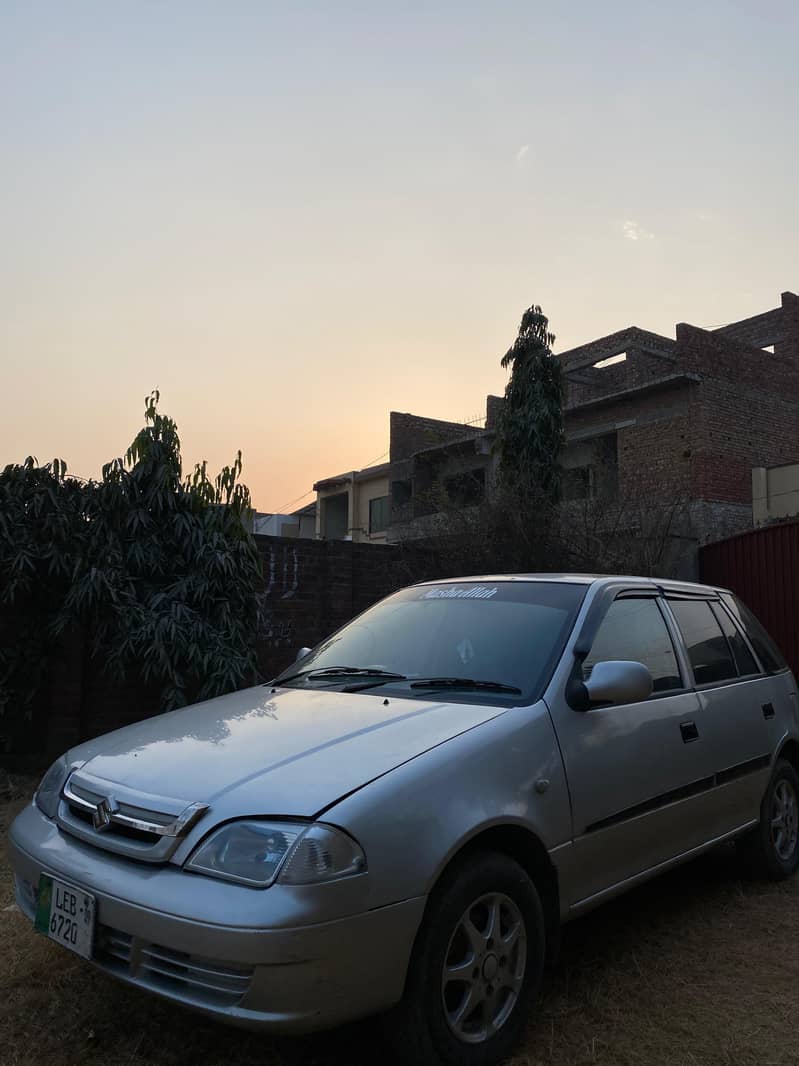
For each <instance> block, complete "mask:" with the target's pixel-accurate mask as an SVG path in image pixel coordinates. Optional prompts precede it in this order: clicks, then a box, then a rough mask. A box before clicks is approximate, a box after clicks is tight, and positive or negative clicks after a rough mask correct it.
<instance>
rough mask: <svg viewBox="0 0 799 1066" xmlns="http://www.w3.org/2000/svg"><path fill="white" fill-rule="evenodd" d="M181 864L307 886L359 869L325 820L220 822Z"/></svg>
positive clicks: (343, 837)
mask: <svg viewBox="0 0 799 1066" xmlns="http://www.w3.org/2000/svg"><path fill="white" fill-rule="evenodd" d="M186 868H187V869H189V870H195V871H196V872H197V873H203V874H210V875H211V876H212V877H221V878H222V879H223V880H225V881H237V882H238V883H239V884H242V885H252V886H254V887H256V888H266V887H267V886H268V885H271V884H272V883H273V882H274V881H280V882H281V883H282V884H287V885H312V884H319V883H320V882H323V881H337V880H338V879H339V878H342V877H350V876H352V875H353V874H359V873H363V872H364V870H365V869H366V858H365V856H364V853H363V851H362V849H361V848H360V847H359V846H358V844H356V843H355V841H354V840H353V839H352V838H351V837H348V836H347V834H346V833H342V832H341V830H339V829H333V828H332V826H329V825H311V826H309V825H307V824H303V823H302V822H257V821H241V822H231V823H230V824H229V825H223V826H222V827H221V828H220V829H217V830H216V832H214V833H212V834H211V835H210V836H209V837H208V839H207V840H205V841H203V843H202V844H200V846H199V847H198V848H197V849H196V851H195V852H194V853H193V854H192V856H191V858H190V859H189V861H188V862H187V863H186Z"/></svg>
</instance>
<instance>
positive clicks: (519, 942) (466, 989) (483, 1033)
mask: <svg viewBox="0 0 799 1066" xmlns="http://www.w3.org/2000/svg"><path fill="white" fill-rule="evenodd" d="M526 964H527V930H526V928H525V924H524V919H523V918H522V914H521V911H520V910H519V908H518V906H517V905H516V904H515V903H514V901H513V900H512V899H511V898H510V896H506V895H504V894H503V893H501V892H494V893H490V894H488V895H484V896H481V897H480V898H479V899H476V900H475V901H474V903H472V904H471V905H470V906H469V907H467V909H466V910H465V911H464V913H463V915H462V916H461V918H460V920H459V922H458V924H457V925H456V927H455V930H454V932H453V934H452V936H451V937H450V941H449V945H448V947H447V953H446V955H445V958H444V969H443V973H442V978H441V994H442V998H443V1001H444V1014H445V1016H446V1019H447V1024H448V1025H449V1027H450V1029H451V1031H452V1032H453V1034H454V1035H455V1036H456V1037H457V1038H458V1039H459V1040H461V1041H463V1042H464V1043H467V1044H482V1043H484V1042H485V1041H486V1040H488V1039H489V1038H490V1037H492V1036H493V1035H494V1034H495V1033H496V1032H497V1031H498V1030H499V1029H501V1028H502V1026H503V1025H504V1024H505V1022H506V1021H507V1020H508V1018H509V1017H510V1015H511V1013H512V1011H513V1008H514V1006H515V1005H516V1001H517V1000H518V998H519V993H520V992H521V988H522V984H523V982H524V975H525V969H526Z"/></svg>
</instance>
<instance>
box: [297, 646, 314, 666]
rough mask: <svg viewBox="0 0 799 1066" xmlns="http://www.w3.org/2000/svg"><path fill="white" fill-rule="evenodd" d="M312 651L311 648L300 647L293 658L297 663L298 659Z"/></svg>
mask: <svg viewBox="0 0 799 1066" xmlns="http://www.w3.org/2000/svg"><path fill="white" fill-rule="evenodd" d="M312 651H313V648H300V650H299V651H298V652H297V656H296V658H295V659H294V662H295V663H298V662H299V661H300V659H304V658H305V656H306V655H310V654H311V652H312Z"/></svg>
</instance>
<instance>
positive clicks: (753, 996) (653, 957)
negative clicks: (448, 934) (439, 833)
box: [0, 796, 799, 1066]
mask: <svg viewBox="0 0 799 1066" xmlns="http://www.w3.org/2000/svg"><path fill="white" fill-rule="evenodd" d="M22 802H23V799H22V798H21V797H20V796H17V798H16V799H12V800H11V801H6V802H5V803H0V856H3V857H2V858H0V1064H2V1066H34V1064H35V1066H39V1064H42V1063H46V1064H47V1066H72V1064H75V1063H80V1064H81V1066H177V1064H181V1066H183V1064H190V1066H223V1064H225V1066H226V1064H228V1063H236V1064H237V1066H256V1064H257V1066H373V1064H376V1063H380V1064H382V1063H384V1062H385V1061H386V1058H387V1055H386V1051H385V1048H384V1047H383V1046H381V1043H380V1035H379V1032H378V1030H377V1027H376V1026H375V1025H374V1024H368V1025H363V1026H357V1027H353V1028H352V1029H349V1030H346V1031H340V1032H338V1033H335V1034H332V1035H325V1036H319V1037H314V1038H308V1039H303V1040H296V1041H280V1042H278V1041H274V1040H271V1039H266V1038H264V1037H263V1036H258V1035H253V1034H248V1033H240V1032H237V1031H235V1030H227V1029H224V1028H222V1027H220V1026H217V1025H214V1024H211V1023H209V1022H206V1021H204V1020H203V1019H201V1018H197V1017H195V1016H193V1015H191V1014H188V1013H184V1012H183V1011H181V1010H179V1009H177V1008H174V1007H171V1006H169V1005H167V1004H163V1003H161V1002H159V1001H158V1000H157V999H154V998H152V997H150V996H148V995H146V994H145V993H142V992H138V991H135V990H132V989H129V988H126V987H124V986H122V985H119V984H117V983H115V982H114V981H111V980H109V979H107V978H105V977H104V976H103V975H102V974H100V973H98V972H97V971H95V970H93V969H92V967H91V966H89V965H88V964H86V963H84V962H82V961H81V960H80V959H77V958H72V957H70V956H69V955H68V954H67V953H66V952H65V951H63V950H61V949H60V948H57V947H56V946H55V945H52V944H50V943H49V942H48V941H46V940H45V939H43V938H41V937H39V936H37V935H36V934H34V932H33V931H32V930H31V928H30V926H29V925H28V923H27V922H26V921H25V920H24V919H23V918H22V917H21V915H20V914H19V913H17V912H16V911H15V910H14V909H13V908H12V907H11V904H12V902H13V894H12V885H11V876H10V872H9V870H8V865H7V863H6V862H5V858H4V855H5V832H6V830H7V827H8V824H9V823H10V821H11V818H12V816H13V814H14V812H15V810H16V809H18V808H19V807H20V806H21V804H22ZM798 945H799V878H794V879H793V880H791V881H789V882H787V883H785V884H781V885H776V886H775V885H760V884H754V883H751V882H747V881H741V879H740V876H739V872H738V869H737V867H736V864H735V857H734V854H733V853H732V852H731V851H730V852H727V851H723V850H722V851H718V852H716V853H714V854H712V855H709V856H706V857H705V858H703V859H701V860H699V861H697V862H694V863H692V864H691V865H690V866H686V867H683V868H682V869H681V870H678V871H676V872H673V873H672V874H669V875H667V876H665V877H663V878H661V879H660V880H658V881H656V882H653V883H651V884H650V885H647V886H645V887H644V888H642V889H639V890H638V891H636V892H635V893H632V894H631V895H628V896H627V897H625V898H623V899H621V900H618V901H616V902H614V903H611V904H609V905H607V906H605V907H604V908H602V909H601V910H598V911H595V912H594V913H593V914H591V915H589V916H587V917H586V918H583V919H582V920H580V921H579V922H575V923H574V924H572V925H570V926H569V927H568V928H567V929H566V930H565V933H564V945H563V954H562V959H561V962H560V964H559V966H558V968H557V971H556V972H555V974H554V975H553V976H552V977H551V978H550V981H549V984H548V988H547V990H546V992H545V994H544V996H543V998H542V1001H541V1003H540V1005H539V1008H538V1011H537V1013H536V1015H535V1017H534V1018H533V1019H531V1022H530V1027H529V1030H528V1033H527V1038H526V1041H525V1044H524V1046H523V1047H521V1048H520V1049H519V1052H518V1054H517V1056H516V1057H515V1058H514V1059H513V1060H512V1066H539V1064H541V1066H543V1064H557V1066H578V1064H580V1066H582V1064H587V1063H600V1064H604V1066H650V1064H663V1066H696V1064H701V1066H722V1064H723V1066H777V1064H780V1066H782V1064H786V1063H797V1064H799V1040H797V1028H798V1027H799V950H797V947H798ZM420 1066H423V1064H420Z"/></svg>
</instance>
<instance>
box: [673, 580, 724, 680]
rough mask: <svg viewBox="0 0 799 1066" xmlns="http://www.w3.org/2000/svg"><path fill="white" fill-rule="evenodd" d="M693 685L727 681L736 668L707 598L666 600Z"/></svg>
mask: <svg viewBox="0 0 799 1066" xmlns="http://www.w3.org/2000/svg"><path fill="white" fill-rule="evenodd" d="M669 607H671V609H672V612H673V613H674V617H675V618H676V619H677V625H678V626H679V627H680V632H681V633H682V636H683V640H684V641H685V649H686V651H687V652H688V658H689V659H690V661H691V666H692V667H693V671H694V677H695V679H696V683H697V685H709V684H712V683H713V682H714V681H729V680H730V678H733V677H737V676H738V671H737V669H736V667H735V663H734V661H733V658H732V652H731V651H730V646H729V644H728V643H727V638H726V637H725V636H724V634H723V633H722V631H721V626H720V625H719V623H718V622H717V621H716V616H715V615H714V614H713V611H712V610H711V609H710V604H709V603H708V602H707V600H670V601H669Z"/></svg>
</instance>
